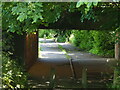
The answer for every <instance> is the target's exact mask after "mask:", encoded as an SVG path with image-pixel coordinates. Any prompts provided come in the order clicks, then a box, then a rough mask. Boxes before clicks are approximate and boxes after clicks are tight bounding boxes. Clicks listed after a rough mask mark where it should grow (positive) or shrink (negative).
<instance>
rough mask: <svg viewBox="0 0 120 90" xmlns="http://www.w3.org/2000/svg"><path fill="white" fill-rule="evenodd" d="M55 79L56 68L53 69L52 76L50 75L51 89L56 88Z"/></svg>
mask: <svg viewBox="0 0 120 90" xmlns="http://www.w3.org/2000/svg"><path fill="white" fill-rule="evenodd" d="M55 78H56V75H55V68H53V67H52V68H51V75H50V84H49V87H50V88H51V90H52V88H54V87H55Z"/></svg>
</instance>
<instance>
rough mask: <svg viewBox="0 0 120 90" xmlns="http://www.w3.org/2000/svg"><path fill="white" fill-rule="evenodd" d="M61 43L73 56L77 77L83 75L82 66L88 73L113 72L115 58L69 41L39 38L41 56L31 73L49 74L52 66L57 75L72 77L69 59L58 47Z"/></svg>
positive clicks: (38, 74)
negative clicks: (56, 41) (82, 48)
mask: <svg viewBox="0 0 120 90" xmlns="http://www.w3.org/2000/svg"><path fill="white" fill-rule="evenodd" d="M58 45H61V46H62V47H63V48H64V49H66V50H67V51H68V55H69V56H71V58H72V61H73V65H74V68H75V72H76V75H77V77H81V71H82V68H83V67H85V68H87V73H88V74H91V73H92V74H96V73H98V74H100V73H107V72H108V73H113V68H111V65H112V64H113V62H114V59H113V58H103V57H100V56H97V55H93V54H91V53H87V52H83V51H81V50H79V49H78V48H76V47H74V46H73V45H71V44H69V43H55V42H54V40H52V39H39V49H40V52H39V58H38V61H37V62H36V64H34V65H33V66H32V67H31V69H30V71H29V72H30V73H31V74H32V75H34V76H38V77H39V76H48V75H49V74H50V72H51V68H55V70H56V76H57V77H71V76H72V73H71V68H70V63H69V60H68V59H67V58H66V55H65V53H64V52H63V51H61V50H60V49H59V48H58Z"/></svg>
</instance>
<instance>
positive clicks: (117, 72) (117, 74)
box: [113, 33, 120, 87]
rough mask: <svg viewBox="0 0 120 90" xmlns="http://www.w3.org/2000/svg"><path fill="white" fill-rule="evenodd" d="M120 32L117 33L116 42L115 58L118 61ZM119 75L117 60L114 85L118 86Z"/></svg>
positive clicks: (119, 56) (119, 55) (119, 57)
mask: <svg viewBox="0 0 120 90" xmlns="http://www.w3.org/2000/svg"><path fill="white" fill-rule="evenodd" d="M119 34H120V33H117V34H116V37H117V39H116V42H115V59H116V60H117V61H118V60H120V40H119ZM118 76H119V69H118V62H117V65H116V67H115V69H114V78H113V86H114V87H116V86H117V84H118V82H119V81H118V79H117V78H118Z"/></svg>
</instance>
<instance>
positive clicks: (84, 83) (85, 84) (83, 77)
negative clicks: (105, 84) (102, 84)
mask: <svg viewBox="0 0 120 90" xmlns="http://www.w3.org/2000/svg"><path fill="white" fill-rule="evenodd" d="M82 87H83V88H87V68H85V67H83V69H82Z"/></svg>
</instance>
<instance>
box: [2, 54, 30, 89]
mask: <svg viewBox="0 0 120 90" xmlns="http://www.w3.org/2000/svg"><path fill="white" fill-rule="evenodd" d="M2 59H3V61H2V62H3V66H2V87H3V88H16V89H17V88H29V86H28V83H27V76H28V75H27V73H25V71H24V69H23V67H21V66H19V64H18V63H17V62H16V61H15V60H12V59H10V57H9V56H8V54H5V53H3V57H2Z"/></svg>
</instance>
